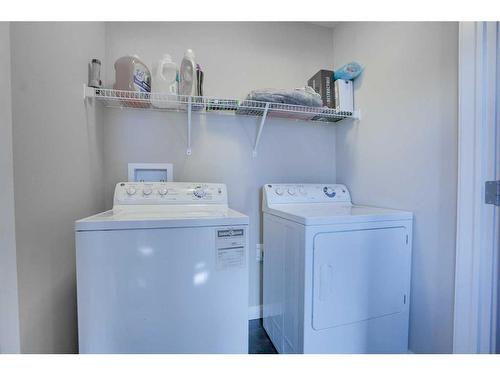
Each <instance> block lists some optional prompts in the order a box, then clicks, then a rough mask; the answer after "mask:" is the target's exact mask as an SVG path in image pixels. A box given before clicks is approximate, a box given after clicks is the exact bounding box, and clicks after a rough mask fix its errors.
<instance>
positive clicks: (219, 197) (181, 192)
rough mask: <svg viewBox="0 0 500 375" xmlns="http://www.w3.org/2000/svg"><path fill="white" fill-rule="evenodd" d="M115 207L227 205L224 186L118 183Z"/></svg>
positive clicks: (189, 183)
mask: <svg viewBox="0 0 500 375" xmlns="http://www.w3.org/2000/svg"><path fill="white" fill-rule="evenodd" d="M114 204H115V205H139V204H140V205H142V204H157V205H162V204H222V205H227V189H226V185H225V184H208V183H195V182H119V183H118V184H117V185H116V187H115V198H114Z"/></svg>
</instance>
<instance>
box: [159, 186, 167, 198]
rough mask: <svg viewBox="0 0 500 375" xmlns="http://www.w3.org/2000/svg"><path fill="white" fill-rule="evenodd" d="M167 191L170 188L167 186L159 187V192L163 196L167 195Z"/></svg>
mask: <svg viewBox="0 0 500 375" xmlns="http://www.w3.org/2000/svg"><path fill="white" fill-rule="evenodd" d="M167 193H168V189H167V188H165V187H161V188H159V189H158V194H160V195H161V196H164V195H167Z"/></svg>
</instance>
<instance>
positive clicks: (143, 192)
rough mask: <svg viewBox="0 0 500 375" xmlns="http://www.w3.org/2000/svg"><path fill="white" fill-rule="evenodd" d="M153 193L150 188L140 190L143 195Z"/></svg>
mask: <svg viewBox="0 0 500 375" xmlns="http://www.w3.org/2000/svg"><path fill="white" fill-rule="evenodd" d="M152 192H153V189H151V186H145V187H144V189H142V194H144V195H150V194H151V193H152Z"/></svg>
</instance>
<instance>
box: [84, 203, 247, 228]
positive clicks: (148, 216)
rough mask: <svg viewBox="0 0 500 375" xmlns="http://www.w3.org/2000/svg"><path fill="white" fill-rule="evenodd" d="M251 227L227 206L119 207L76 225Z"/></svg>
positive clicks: (242, 216)
mask: <svg viewBox="0 0 500 375" xmlns="http://www.w3.org/2000/svg"><path fill="white" fill-rule="evenodd" d="M219 225H248V216H246V215H243V214H241V213H239V212H237V211H234V210H232V209H230V208H228V207H227V206H225V205H178V206H174V205H168V206H155V205H150V206H149V205H141V206H139V205H136V206H132V207H130V208H127V207H124V206H118V207H115V208H114V209H113V210H109V211H106V212H103V213H100V214H97V215H94V216H90V217H88V218H85V219H82V220H78V221H76V223H75V230H77V231H92V230H118V229H153V228H179V227H206V226H219Z"/></svg>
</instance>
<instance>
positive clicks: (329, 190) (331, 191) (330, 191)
mask: <svg viewBox="0 0 500 375" xmlns="http://www.w3.org/2000/svg"><path fill="white" fill-rule="evenodd" d="M323 192H324V193H325V194H326V196H327V197H330V198H333V197H335V195H336V194H337V193H335V190H334V189H333V188H331V187H330V186H325V187H324V188H323Z"/></svg>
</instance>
